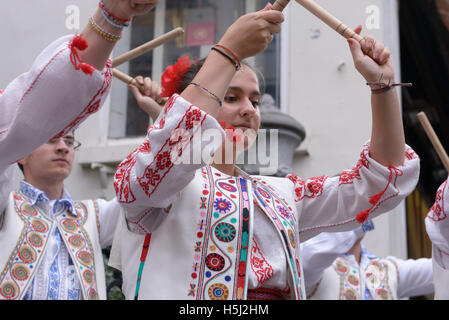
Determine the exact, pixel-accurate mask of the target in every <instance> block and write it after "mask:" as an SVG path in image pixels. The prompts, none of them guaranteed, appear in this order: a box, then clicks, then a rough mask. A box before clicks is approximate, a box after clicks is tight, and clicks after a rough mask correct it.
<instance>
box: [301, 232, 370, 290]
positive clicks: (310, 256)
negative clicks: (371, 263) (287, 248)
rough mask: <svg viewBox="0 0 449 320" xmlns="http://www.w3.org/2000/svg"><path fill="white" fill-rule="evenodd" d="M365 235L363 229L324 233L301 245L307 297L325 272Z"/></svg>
mask: <svg viewBox="0 0 449 320" xmlns="http://www.w3.org/2000/svg"><path fill="white" fill-rule="evenodd" d="M363 234H364V231H363V229H362V228H361V227H359V228H357V229H355V230H353V231H348V232H332V233H330V232H324V233H321V234H319V235H317V236H315V237H313V238H311V239H309V240H307V241H305V242H302V243H301V257H302V267H303V274H304V283H305V287H306V293H307V296H309V295H310V294H311V293H312V292H313V290H314V289H315V288H316V286H317V285H318V283H319V281H320V280H321V277H322V276H323V273H324V270H326V269H327V268H328V267H330V266H331V265H332V263H333V262H334V261H335V259H337V258H338V257H339V256H340V255H342V254H345V253H346V252H348V251H349V249H351V248H352V247H353V246H354V244H355V243H356V242H357V240H358V239H360V238H361V237H362V236H363Z"/></svg>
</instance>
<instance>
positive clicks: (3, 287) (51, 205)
mask: <svg viewBox="0 0 449 320" xmlns="http://www.w3.org/2000/svg"><path fill="white" fill-rule="evenodd" d="M86 47H87V43H86V42H85V41H84V40H83V39H82V38H81V37H80V36H75V37H74V36H67V37H63V38H60V39H58V40H56V41H55V42H53V43H52V44H50V46H49V47H47V48H46V49H45V50H44V51H43V52H42V53H41V54H40V55H39V56H38V57H37V59H36V60H35V62H34V64H33V65H32V67H31V69H30V71H28V72H27V73H24V74H22V75H21V76H19V77H18V78H17V79H15V80H14V81H13V82H11V83H10V84H9V85H8V87H7V88H6V89H5V90H4V92H3V93H2V94H1V95H0V110H1V113H2V116H1V117H0V154H1V155H2V156H1V158H0V243H1V244H2V245H1V248H0V299H106V290H105V275H104V265H103V256H102V252H101V248H102V247H105V246H108V245H110V244H111V243H112V233H113V230H114V228H115V225H116V221H117V217H118V216H119V211H120V207H119V206H118V204H117V202H115V201H112V202H106V201H103V200H98V201H91V200H88V201H73V199H72V198H71V197H70V195H69V194H68V193H67V192H66V190H64V194H63V196H62V198H61V199H58V200H50V199H49V198H48V196H47V195H46V194H45V193H44V192H43V191H41V190H39V189H37V188H36V187H34V186H32V185H30V184H28V183H26V182H24V181H22V182H21V184H20V190H19V191H18V192H12V190H13V181H14V177H13V170H14V165H15V162H16V161H17V160H19V159H21V158H23V157H25V156H27V155H28V154H29V153H31V152H32V151H33V150H34V149H36V148H37V147H39V146H40V145H42V144H43V143H45V142H47V141H48V140H50V139H51V138H53V137H62V136H63V135H65V134H66V133H68V132H70V131H72V130H73V129H74V128H76V127H77V126H78V125H79V124H80V123H81V121H83V120H84V119H85V118H86V117H87V116H89V115H90V114H92V113H94V112H96V111H97V110H98V109H99V108H100V106H101V104H102V103H103V101H104V100H105V98H106V96H107V92H108V89H109V87H110V83H111V69H110V63H108V65H107V67H106V68H105V69H104V70H103V71H98V70H94V68H93V67H91V66H90V65H87V64H85V63H83V62H82V61H81V60H80V59H79V56H78V51H79V50H84V49H85V48H86Z"/></svg>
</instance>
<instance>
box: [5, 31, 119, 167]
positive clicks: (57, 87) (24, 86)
mask: <svg viewBox="0 0 449 320" xmlns="http://www.w3.org/2000/svg"><path fill="white" fill-rule="evenodd" d="M86 46H87V43H86V42H85V41H84V40H83V39H82V38H81V37H80V36H75V37H74V36H73V35H72V36H66V37H62V38H60V39H58V40H56V41H54V42H53V43H52V44H50V45H49V46H48V47H47V48H46V49H45V50H44V51H43V52H42V53H41V54H40V55H39V56H38V57H37V58H36V60H35V61H34V63H33V65H32V67H31V69H30V70H29V71H28V72H26V73H24V74H22V75H20V76H19V77H18V78H16V79H15V80H13V81H12V82H11V83H10V84H9V85H8V86H7V87H6V89H5V90H4V91H3V93H2V94H0V110H1V117H0V154H1V157H0V171H2V170H4V169H5V168H6V167H7V166H9V165H10V164H12V163H14V162H16V161H17V160H19V159H21V158H23V157H25V156H27V155H28V154H29V153H31V152H32V151H33V150H34V149H36V148H37V147H39V146H40V145H41V144H42V143H44V142H46V141H48V140H49V139H51V138H52V137H54V136H62V135H63V134H65V133H67V132H69V131H70V130H72V129H74V128H75V127H77V126H78V125H79V124H80V122H81V121H83V120H84V119H85V118H86V117H87V116H89V115H90V114H92V113H94V112H96V111H97V110H98V109H99V108H100V106H101V104H102V103H103V101H104V99H105V98H106V95H107V92H108V89H109V87H110V82H111V69H110V63H108V66H107V67H106V68H105V70H103V71H98V70H94V69H93V68H91V67H89V65H87V64H84V63H82V62H81V61H80V60H79V57H78V50H84V49H85V48H86Z"/></svg>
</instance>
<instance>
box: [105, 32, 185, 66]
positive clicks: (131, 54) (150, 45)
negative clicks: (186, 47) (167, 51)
mask: <svg viewBox="0 0 449 320" xmlns="http://www.w3.org/2000/svg"><path fill="white" fill-rule="evenodd" d="M183 34H184V29H183V28H176V29H173V30H172V31H170V32H167V33H166V34H163V35H162V36H160V37H157V38H156V39H153V40H151V41H148V42H147V43H145V44H143V45H141V46H139V47H137V48H134V49H132V50H131V51H128V52H126V53H124V54H122V55H121V56H118V57H117V58H114V59H112V67H113V68H115V67H118V66H119V65H121V64H123V63H125V62H128V61H129V60H132V59H135V58H137V57H139V56H141V55H143V54H145V53H147V52H149V51H151V50H153V49H154V48H156V47H158V46H160V45H162V44H164V43H166V42H168V41H170V40H173V39H175V38H177V37H179V36H181V35H183Z"/></svg>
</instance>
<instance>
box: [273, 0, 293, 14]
mask: <svg viewBox="0 0 449 320" xmlns="http://www.w3.org/2000/svg"><path fill="white" fill-rule="evenodd" d="M289 2H290V0H276V2H275V3H273V5H272V6H271V9H272V10H277V11H281V12H282V11H283V10H284V9H285V7H286V6H287V5H288V3H289Z"/></svg>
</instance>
